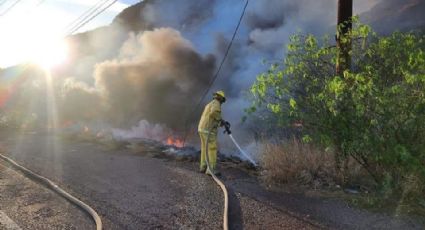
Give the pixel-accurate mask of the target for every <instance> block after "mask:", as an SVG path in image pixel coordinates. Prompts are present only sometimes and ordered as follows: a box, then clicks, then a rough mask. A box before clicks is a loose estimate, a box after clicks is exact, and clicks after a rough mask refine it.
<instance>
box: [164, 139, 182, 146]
mask: <svg viewBox="0 0 425 230" xmlns="http://www.w3.org/2000/svg"><path fill="white" fill-rule="evenodd" d="M167 145H173V146H176V147H179V148H182V147H183V140H181V139H179V138H174V137H168V138H167Z"/></svg>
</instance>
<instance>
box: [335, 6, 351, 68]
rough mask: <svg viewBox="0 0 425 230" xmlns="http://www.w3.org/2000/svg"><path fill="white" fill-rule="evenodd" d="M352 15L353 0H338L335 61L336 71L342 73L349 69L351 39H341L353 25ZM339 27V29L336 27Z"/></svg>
mask: <svg viewBox="0 0 425 230" xmlns="http://www.w3.org/2000/svg"><path fill="white" fill-rule="evenodd" d="M352 17H353V0H338V24H337V35H336V44H337V47H338V58H337V63H336V73H337V74H338V75H342V74H343V73H344V71H345V70H347V69H350V66H351V65H350V64H351V57H350V51H351V41H342V39H341V38H343V37H344V36H345V35H346V34H347V33H348V32H349V31H350V30H351V29H352V27H353V24H352V22H351V18H352ZM339 27H340V29H338V28H339Z"/></svg>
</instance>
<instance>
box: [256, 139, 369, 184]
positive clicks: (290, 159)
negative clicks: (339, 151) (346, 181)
mask: <svg viewBox="0 0 425 230" xmlns="http://www.w3.org/2000/svg"><path fill="white" fill-rule="evenodd" d="M261 152H262V155H261V159H260V164H261V168H262V169H263V171H262V179H263V180H264V181H265V182H266V183H269V184H302V185H308V186H312V187H315V188H317V187H332V186H335V185H340V184H341V182H342V174H341V172H340V171H338V170H336V169H337V167H336V162H335V158H334V157H333V153H332V152H331V151H324V150H321V149H320V148H318V147H315V146H314V145H313V144H306V143H303V142H301V141H298V140H296V139H293V140H291V141H284V142H279V143H270V142H269V143H264V144H263V145H262V149H261ZM350 166H351V167H350V172H347V174H349V177H350V178H352V181H353V182H354V181H357V180H358V179H360V178H361V177H362V176H364V171H363V170H361V167H359V165H358V164H355V162H354V161H350Z"/></svg>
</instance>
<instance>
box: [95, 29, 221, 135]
mask: <svg viewBox="0 0 425 230" xmlns="http://www.w3.org/2000/svg"><path fill="white" fill-rule="evenodd" d="M214 63H215V61H214V57H213V56H211V55H207V56H205V57H204V56H201V55H199V54H198V53H197V52H196V51H195V50H194V48H193V47H192V45H191V43H190V42H189V41H188V40H186V39H184V38H183V37H182V36H181V34H180V33H179V32H178V31H176V30H173V29H170V28H160V29H155V30H153V31H146V32H143V33H141V34H138V35H134V34H132V35H131V36H130V38H129V39H128V40H127V41H126V42H125V43H124V44H123V46H122V47H121V50H120V54H119V57H118V58H116V59H113V60H108V61H105V62H102V63H99V64H97V65H96V67H95V73H94V78H95V87H96V88H97V89H99V91H100V95H101V97H102V99H103V100H104V102H105V103H106V106H107V118H108V119H109V121H111V122H112V123H113V124H115V125H118V126H128V125H132V124H134V123H137V121H139V120H141V119H146V120H148V121H149V122H153V123H165V124H166V125H167V126H168V127H169V128H172V129H179V128H182V127H183V125H184V124H183V123H184V120H183V119H179V118H177V117H176V116H175V115H177V114H180V116H182V115H183V114H186V111H188V110H190V108H192V105H193V104H195V103H196V100H197V99H198V98H199V96H200V94H201V92H202V91H203V89H205V88H206V85H207V83H208V82H209V80H210V79H211V77H212V73H213V70H214V67H215V65H214Z"/></svg>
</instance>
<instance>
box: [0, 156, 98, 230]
mask: <svg viewBox="0 0 425 230" xmlns="http://www.w3.org/2000/svg"><path fill="white" fill-rule="evenodd" d="M0 158H1V159H3V160H4V161H7V162H9V163H10V164H12V166H13V167H15V168H17V169H18V170H20V171H21V172H23V173H24V174H26V175H28V176H29V177H32V178H33V179H35V180H38V181H39V182H41V183H42V184H44V185H45V186H47V187H48V188H50V189H51V190H53V191H55V192H57V193H58V194H59V195H61V196H62V197H64V198H65V199H67V200H68V201H69V202H71V203H72V204H74V205H76V206H77V207H79V208H81V209H82V210H84V211H86V212H87V213H88V214H89V215H90V216H91V217H92V218H93V220H94V222H95V224H96V230H102V220H101V219H100V217H99V215H98V214H97V212H96V211H95V210H94V209H93V208H91V207H90V206H89V205H87V204H86V203H84V202H82V201H81V200H79V199H78V198H76V197H74V196H72V195H71V194H69V193H68V192H66V191H65V190H63V189H62V188H60V187H59V186H58V185H56V184H55V183H53V182H52V181H51V180H49V179H47V178H45V177H43V176H41V175H38V174H37V173H34V172H33V171H31V170H29V169H27V168H25V167H23V166H21V165H19V164H18V163H16V162H15V161H14V160H12V159H10V158H8V157H6V156H4V155H3V154H0Z"/></svg>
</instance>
